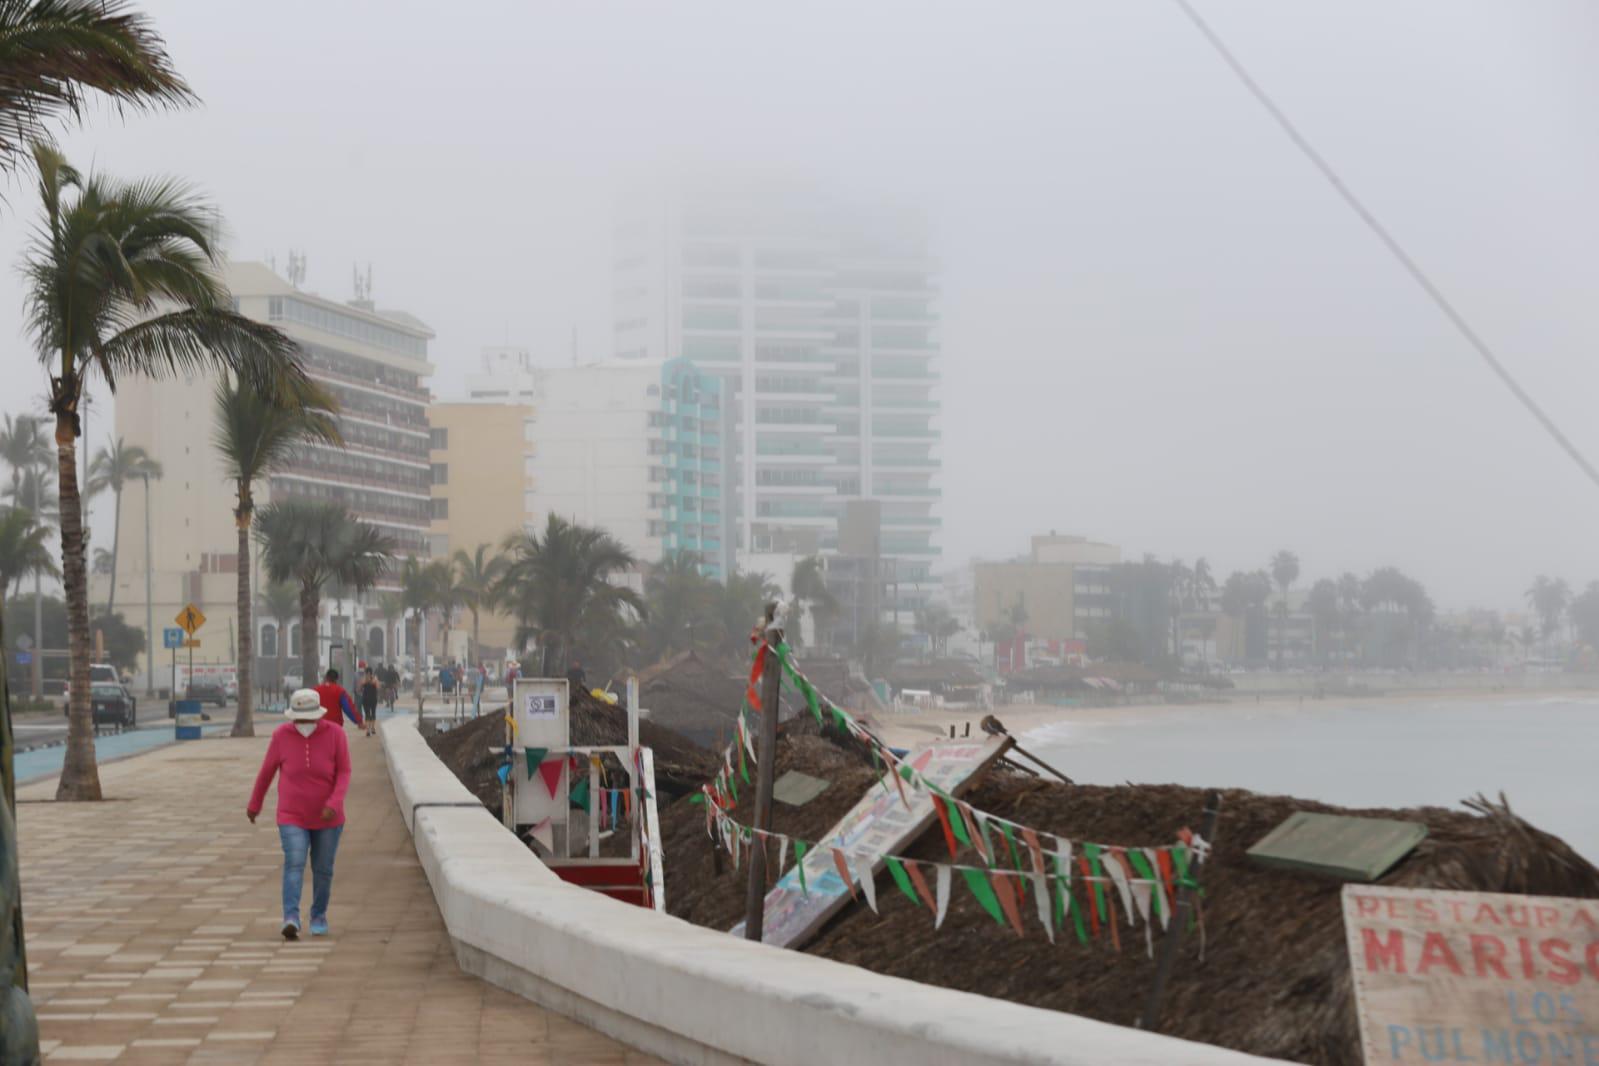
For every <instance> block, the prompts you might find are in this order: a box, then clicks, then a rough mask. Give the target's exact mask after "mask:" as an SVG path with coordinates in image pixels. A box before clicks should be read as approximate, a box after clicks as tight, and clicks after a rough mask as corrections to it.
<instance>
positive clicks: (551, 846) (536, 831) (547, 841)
mask: <svg viewBox="0 0 1599 1066" xmlns="http://www.w3.org/2000/svg"><path fill="white" fill-rule="evenodd" d="M533 839H534V840H536V841H538V842H539V844H540V845H541V846H542V847H543V848H544V850H545V851H546V852H548V853H549V854H551V855H553V854H555V827H554V826H553V825H552V824H551V823H550V820H549V819H548V818H546V819H544V821H542V822H540V823H539V824H538V825H536V826H534V827H533Z"/></svg>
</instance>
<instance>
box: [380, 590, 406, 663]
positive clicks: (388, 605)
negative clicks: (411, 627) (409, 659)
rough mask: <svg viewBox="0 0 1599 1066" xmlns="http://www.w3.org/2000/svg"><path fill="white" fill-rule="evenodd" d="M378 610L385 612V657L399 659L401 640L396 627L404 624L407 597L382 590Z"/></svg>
mask: <svg viewBox="0 0 1599 1066" xmlns="http://www.w3.org/2000/svg"><path fill="white" fill-rule="evenodd" d="M378 610H379V611H381V612H382V613H383V657H384V659H387V660H391V661H392V660H398V659H399V657H400V641H399V636H398V630H397V629H396V628H395V627H396V626H398V625H402V624H403V622H402V620H403V619H404V617H405V597H404V596H403V595H401V594H400V593H398V592H392V591H390V592H380V593H378Z"/></svg>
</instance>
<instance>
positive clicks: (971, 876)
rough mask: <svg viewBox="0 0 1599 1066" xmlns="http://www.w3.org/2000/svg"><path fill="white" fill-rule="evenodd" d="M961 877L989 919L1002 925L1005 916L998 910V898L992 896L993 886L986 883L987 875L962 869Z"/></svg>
mask: <svg viewBox="0 0 1599 1066" xmlns="http://www.w3.org/2000/svg"><path fill="white" fill-rule="evenodd" d="M961 876H962V877H964V878H966V887H967V888H969V889H971V890H972V895H974V896H976V897H977V902H979V903H981V904H982V905H983V910H985V911H987V912H988V914H989V917H991V918H993V919H994V921H996V922H998V923H999V924H1000V925H1004V924H1005V914H1004V912H1003V911H1001V910H1000V909H999V898H998V897H997V896H995V895H994V886H993V885H991V884H989V883H988V874H986V873H984V872H983V871H982V870H972V869H968V868H966V867H962V868H961Z"/></svg>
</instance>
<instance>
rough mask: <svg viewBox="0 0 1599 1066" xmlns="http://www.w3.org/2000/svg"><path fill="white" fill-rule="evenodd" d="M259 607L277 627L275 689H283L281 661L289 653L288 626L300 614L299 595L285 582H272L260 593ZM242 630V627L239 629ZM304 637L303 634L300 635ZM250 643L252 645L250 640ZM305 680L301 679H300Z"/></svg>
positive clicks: (240, 688)
mask: <svg viewBox="0 0 1599 1066" xmlns="http://www.w3.org/2000/svg"><path fill="white" fill-rule="evenodd" d="M261 607H262V609H263V610H265V612H266V613H267V615H268V616H269V617H270V618H271V619H272V622H273V624H274V625H276V626H277V627H278V634H277V640H276V642H275V643H276V644H277V649H278V683H277V686H276V687H277V688H280V689H281V688H282V687H283V660H284V658H285V657H286V656H287V655H288V652H289V626H291V625H292V624H293V623H294V619H295V618H296V616H298V614H299V612H300V593H299V592H298V591H297V590H296V589H295V587H294V586H293V585H291V584H289V583H288V582H286V581H274V582H272V583H271V584H269V585H267V587H266V590H265V591H263V592H262V593H261ZM241 629H242V627H241ZM301 635H302V636H304V634H303V633H302V634H301ZM251 643H252V644H253V643H254V640H253V638H252V641H251ZM300 680H301V681H302V682H303V681H304V680H305V679H304V678H303V677H302V678H301V679H300ZM239 691H240V694H241V695H242V694H243V691H244V685H243V684H242V683H241V684H240V685H239Z"/></svg>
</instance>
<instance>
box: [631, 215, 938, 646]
mask: <svg viewBox="0 0 1599 1066" xmlns="http://www.w3.org/2000/svg"><path fill="white" fill-rule="evenodd" d="M614 254H615V261H614V275H615V291H614V314H615V321H614V330H615V342H614V350H615V352H616V355H617V357H618V359H620V360H623V361H646V360H659V359H663V358H672V357H677V356H681V357H683V358H686V359H688V360H690V361H691V362H692V363H693V364H694V365H695V366H696V367H698V368H700V369H701V370H702V371H704V372H706V373H708V374H713V375H715V376H716V377H718V378H720V379H721V380H722V382H723V383H724V384H723V398H724V401H725V403H726V404H727V406H728V407H729V409H730V410H729V425H730V428H731V433H730V435H729V437H728V439H727V440H726V441H725V442H724V450H725V452H726V453H727V458H728V461H729V471H730V475H731V476H730V478H729V480H728V482H727V485H726V488H727V490H728V491H727V493H726V495H725V502H724V510H725V511H726V512H727V515H728V519H729V521H728V529H729V533H730V536H731V539H732V541H733V547H734V550H735V552H736V558H737V560H738V561H739V563H740V565H744V566H746V567H747V568H748V567H749V566H750V562H751V561H753V560H759V561H761V562H762V563H763V564H764V563H768V562H769V561H770V560H771V559H774V558H776V559H779V560H789V559H797V558H800V557H803V556H806V555H810V554H815V553H822V554H833V553H837V552H838V550H839V544H838V537H839V521H840V518H841V517H842V514H843V510H844V505H845V503H846V502H847V501H850V500H861V499H875V500H879V501H881V503H882V524H883V533H882V538H881V549H882V553H883V556H884V559H885V561H886V565H884V566H882V567H879V571H880V572H882V573H888V572H892V573H893V574H894V575H895V577H896V579H897V581H896V584H895V585H894V586H893V588H889V587H888V586H887V585H886V584H885V587H884V589H883V594H882V596H881V597H880V602H881V604H882V607H883V609H884V611H885V614H886V615H888V616H889V617H892V618H894V619H895V620H896V621H898V622H899V624H900V625H901V627H902V628H903V629H905V630H907V631H908V630H909V628H910V626H911V622H912V619H913V617H914V612H915V610H916V609H917V608H918V607H920V606H921V605H922V604H924V603H925V602H926V600H927V599H928V597H929V596H930V595H932V593H933V592H934V590H935V588H936V583H935V582H934V580H933V579H932V577H931V570H932V567H933V565H934V564H935V563H936V561H937V560H938V558H939V547H938V542H937V533H938V529H939V524H940V518H939V515H938V505H939V500H940V489H939V486H938V484H937V481H938V474H939V470H940V460H939V458H938V441H939V429H938V427H937V424H936V422H937V418H938V413H939V400H938V381H939V377H938V363H939V358H940V354H941V353H940V348H939V342H938V335H937V334H938V322H939V316H938V288H937V283H936V281H935V273H936V264H935V263H934V262H933V260H932V258H931V257H930V255H929V254H928V251H927V242H926V235H925V232H924V229H923V226H922V224H921V222H920V220H919V219H917V218H915V217H913V216H911V215H909V214H908V213H906V212H903V211H899V210H895V209H893V208H885V207H883V206H881V205H869V206H864V207H863V206H860V205H855V204H849V203H846V202H843V201H839V200H836V199H833V198H830V197H828V196H826V195H824V194H821V193H818V192H816V191H815V190H811V189H807V188H799V187H776V186H768V187H764V188H754V189H752V187H750V186H747V185H739V186H725V187H716V186H713V185H702V186H700V187H699V188H698V189H697V190H696V191H695V192H693V193H691V194H682V193H673V194H666V195H663V196H661V197H659V198H657V199H656V201H655V202H653V203H641V205H640V206H639V207H637V208H636V209H633V210H629V211H628V212H626V213H624V215H623V216H622V221H621V222H620V223H619V224H618V225H617V227H616V229H615V233H614ZM754 568H758V569H767V570H768V571H769V572H771V567H770V566H769V565H763V566H760V567H754ZM781 570H782V568H781V567H779V571H781ZM773 576H774V577H777V578H779V579H780V580H784V581H786V580H787V578H788V574H787V572H786V571H784V572H774V573H773Z"/></svg>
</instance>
